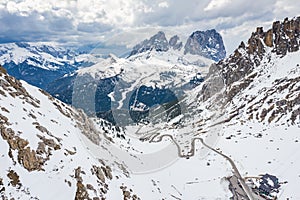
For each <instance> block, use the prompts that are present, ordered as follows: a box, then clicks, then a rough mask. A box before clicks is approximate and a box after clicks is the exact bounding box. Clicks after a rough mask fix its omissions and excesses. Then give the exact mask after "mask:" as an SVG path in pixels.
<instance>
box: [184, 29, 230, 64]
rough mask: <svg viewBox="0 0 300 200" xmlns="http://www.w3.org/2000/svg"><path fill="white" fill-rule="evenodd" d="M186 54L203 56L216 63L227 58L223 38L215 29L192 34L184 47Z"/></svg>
mask: <svg viewBox="0 0 300 200" xmlns="http://www.w3.org/2000/svg"><path fill="white" fill-rule="evenodd" d="M184 53H185V54H187V53H190V54H193V55H201V56H204V57H206V58H209V59H212V60H214V61H219V60H221V59H223V58H225V56H226V51H225V47H224V44H223V40H222V37H221V35H220V34H219V33H218V32H217V31H216V30H215V29H212V30H207V31H196V32H194V33H192V35H191V36H190V37H189V38H188V40H187V42H186V44H185V46H184Z"/></svg>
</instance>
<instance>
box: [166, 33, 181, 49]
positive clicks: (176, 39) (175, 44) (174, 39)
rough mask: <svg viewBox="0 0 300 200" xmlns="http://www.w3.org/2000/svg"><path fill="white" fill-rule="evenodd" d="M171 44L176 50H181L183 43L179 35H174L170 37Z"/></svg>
mask: <svg viewBox="0 0 300 200" xmlns="http://www.w3.org/2000/svg"><path fill="white" fill-rule="evenodd" d="M169 46H170V47H172V48H173V49H174V50H179V51H180V50H181V48H182V46H183V44H182V42H181V41H180V39H179V37H178V35H174V36H173V37H171V38H170V40H169Z"/></svg>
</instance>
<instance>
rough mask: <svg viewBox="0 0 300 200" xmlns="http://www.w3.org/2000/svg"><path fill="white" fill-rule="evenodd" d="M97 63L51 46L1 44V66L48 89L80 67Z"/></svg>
mask: <svg viewBox="0 0 300 200" xmlns="http://www.w3.org/2000/svg"><path fill="white" fill-rule="evenodd" d="M95 62H97V61H96V59H95V57H93V56H92V55H88V54H78V53H76V52H74V51H71V50H68V49H65V48H63V47H60V46H58V45H56V44H50V43H7V44H1V45H0V64H1V65H2V66H3V67H4V68H6V70H7V71H8V73H9V74H11V75H12V76H14V77H16V78H19V79H22V80H25V81H27V82H29V83H30V84H32V85H35V86H38V87H40V88H45V87H46V86H47V85H48V84H49V83H50V82H52V81H54V80H55V79H57V78H59V77H61V76H63V75H64V74H67V73H70V72H73V71H75V70H77V69H78V68H80V67H84V66H89V65H91V64H93V63H95Z"/></svg>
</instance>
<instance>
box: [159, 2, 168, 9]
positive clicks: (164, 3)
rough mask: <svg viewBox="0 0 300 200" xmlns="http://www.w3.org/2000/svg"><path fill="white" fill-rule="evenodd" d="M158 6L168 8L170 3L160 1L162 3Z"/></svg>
mask: <svg viewBox="0 0 300 200" xmlns="http://www.w3.org/2000/svg"><path fill="white" fill-rule="evenodd" d="M158 7H160V8H168V7H169V4H168V2H166V1H163V2H160V3H159V4H158Z"/></svg>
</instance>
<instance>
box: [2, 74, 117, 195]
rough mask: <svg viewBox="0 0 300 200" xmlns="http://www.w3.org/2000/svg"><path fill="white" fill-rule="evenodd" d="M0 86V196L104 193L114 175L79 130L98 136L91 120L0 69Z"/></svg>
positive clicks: (90, 135)
mask: <svg viewBox="0 0 300 200" xmlns="http://www.w3.org/2000/svg"><path fill="white" fill-rule="evenodd" d="M0 85H1V87H0V92H1V95H0V102H1V104H0V105H1V108H0V117H1V118H0V129H1V140H0V149H1V157H0V160H1V161H0V162H1V168H0V188H1V197H2V198H4V199H6V198H15V199H31V198H37V199H54V198H55V199H74V198H75V195H76V199H84V198H83V197H80V196H86V195H89V196H90V198H92V197H93V196H94V197H95V196H98V197H104V196H106V194H105V193H107V190H108V188H107V185H106V184H109V182H110V179H114V178H115V176H112V175H111V170H110V168H109V167H107V166H106V165H105V164H104V162H103V161H101V162H100V161H99V160H97V159H94V158H93V157H92V156H91V155H90V154H89V153H88V151H87V149H86V147H85V146H84V145H83V143H82V141H81V140H82V137H86V136H84V135H83V134H86V135H87V134H88V137H90V138H94V139H96V138H98V137H99V132H98V131H96V130H95V129H93V125H91V124H92V123H91V122H90V121H89V119H87V118H86V116H85V115H84V114H83V113H81V112H78V111H75V110H74V109H73V108H71V107H69V106H66V105H65V104H63V103H61V102H59V101H58V100H56V99H54V98H52V97H51V96H49V95H48V94H46V93H45V92H43V91H41V90H40V89H38V88H36V87H33V86H30V85H28V84H27V83H26V82H23V81H22V82H19V81H17V80H15V79H14V78H12V77H10V76H8V75H6V74H3V73H1V75H0ZM103 151H105V150H104V149H103ZM100 167H104V168H103V169H101V168H100ZM116 174H118V173H116ZM86 192H87V193H88V194H85V193H86Z"/></svg>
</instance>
